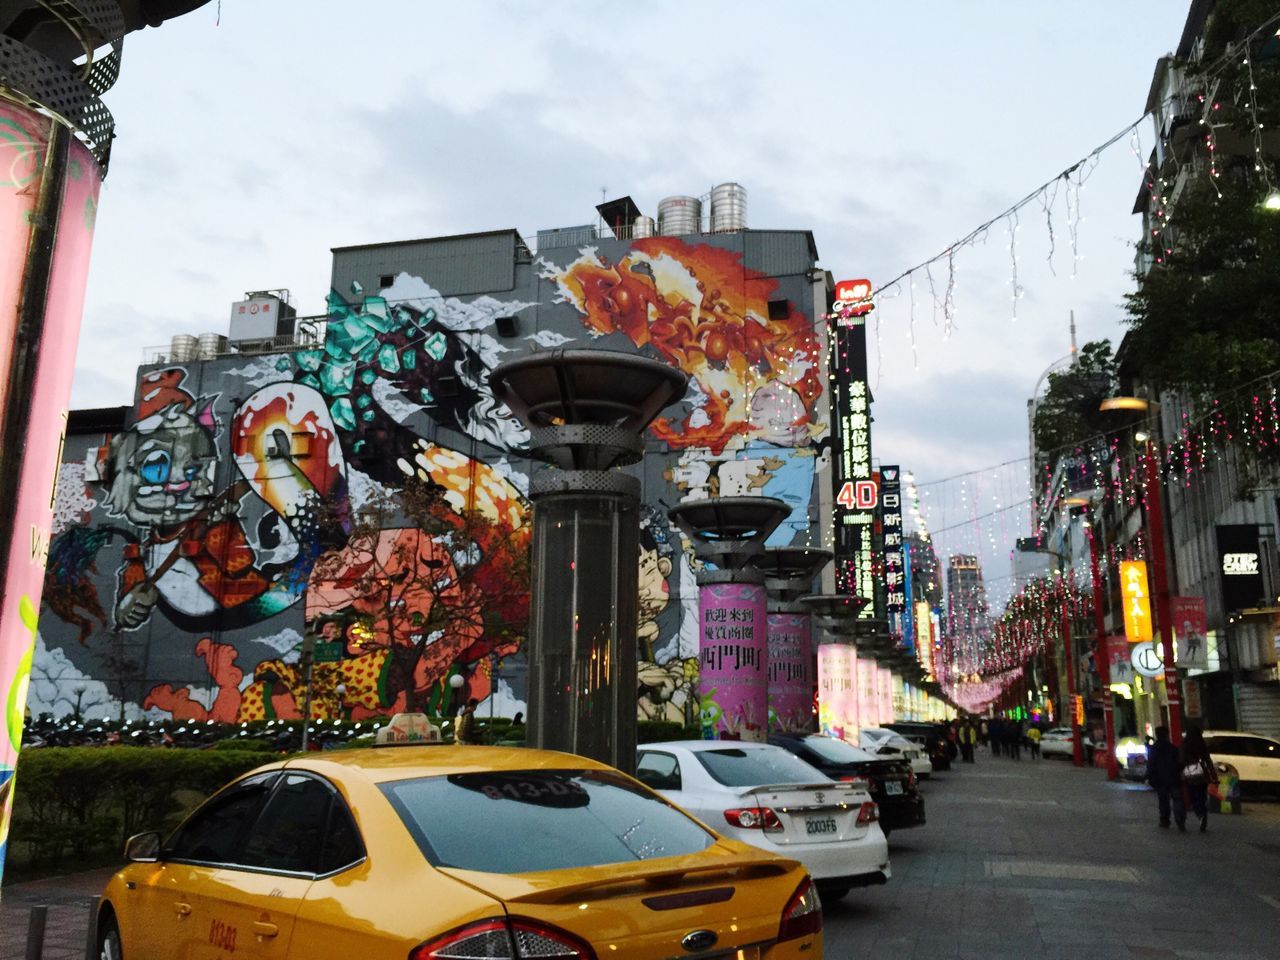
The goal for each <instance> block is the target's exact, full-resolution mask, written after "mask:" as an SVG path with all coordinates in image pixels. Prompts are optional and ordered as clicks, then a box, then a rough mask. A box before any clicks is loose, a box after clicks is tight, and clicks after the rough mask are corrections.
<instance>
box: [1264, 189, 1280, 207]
mask: <svg viewBox="0 0 1280 960" xmlns="http://www.w3.org/2000/svg"><path fill="white" fill-rule="evenodd" d="M1262 206H1263V208H1264V209H1267V210H1280V190H1272V191H1271V192H1270V193H1269V194H1267V199H1265V200H1263V201H1262Z"/></svg>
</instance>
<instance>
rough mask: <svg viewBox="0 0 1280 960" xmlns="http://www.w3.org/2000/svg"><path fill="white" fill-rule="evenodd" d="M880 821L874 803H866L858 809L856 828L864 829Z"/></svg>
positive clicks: (878, 811) (877, 809)
mask: <svg viewBox="0 0 1280 960" xmlns="http://www.w3.org/2000/svg"><path fill="white" fill-rule="evenodd" d="M879 819H880V810H879V808H877V807H876V805H875V804H874V803H871V802H867V803H864V804H863V805H862V806H861V807H859V808H858V826H860V827H865V826H866V825H867V824H869V823H875V822H876V821H877V820H879Z"/></svg>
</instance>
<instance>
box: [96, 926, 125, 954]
mask: <svg viewBox="0 0 1280 960" xmlns="http://www.w3.org/2000/svg"><path fill="white" fill-rule="evenodd" d="M98 960H124V951H122V950H121V949H120V929H119V928H118V927H117V926H116V922H115V921H114V920H112V919H110V918H106V919H104V920H103V921H102V929H101V930H99V931H98Z"/></svg>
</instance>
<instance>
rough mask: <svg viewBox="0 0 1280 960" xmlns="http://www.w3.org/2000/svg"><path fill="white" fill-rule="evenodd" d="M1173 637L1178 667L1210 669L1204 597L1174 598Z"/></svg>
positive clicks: (1172, 603)
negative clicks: (1175, 643)
mask: <svg viewBox="0 0 1280 960" xmlns="http://www.w3.org/2000/svg"><path fill="white" fill-rule="evenodd" d="M1171 607H1172V609H1173V636H1174V640H1175V641H1176V642H1177V646H1176V648H1175V649H1176V652H1177V662H1178V666H1179V667H1182V668H1183V669H1184V670H1208V669H1209V639H1208V633H1209V623H1208V618H1207V617H1206V615H1205V609H1204V597H1173V598H1172V600H1171Z"/></svg>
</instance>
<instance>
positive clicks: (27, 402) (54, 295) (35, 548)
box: [0, 100, 101, 868]
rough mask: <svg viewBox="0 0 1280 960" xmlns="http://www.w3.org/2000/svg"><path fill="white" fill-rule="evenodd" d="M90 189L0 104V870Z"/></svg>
mask: <svg viewBox="0 0 1280 960" xmlns="http://www.w3.org/2000/svg"><path fill="white" fill-rule="evenodd" d="M100 185H101V175H100V172H99V167H98V163H97V161H96V160H94V158H93V156H92V154H91V153H90V152H89V150H88V149H87V148H86V147H85V146H84V145H83V144H82V143H80V141H79V140H77V139H76V138H75V137H73V136H72V135H71V133H70V131H68V130H67V129H66V128H65V127H64V126H62V125H61V124H60V123H59V122H57V121H54V120H51V119H50V118H49V117H47V116H44V115H42V114H40V113H37V112H36V111H34V110H29V109H27V108H25V107H20V106H17V105H15V104H13V103H10V102H8V101H4V100H0V368H2V371H3V372H2V373H0V450H3V451H4V455H3V457H2V458H0V555H2V556H3V571H4V572H3V593H2V594H0V868H2V867H3V862H4V844H5V841H6V839H7V837H8V829H9V815H10V811H11V809H12V802H13V790H14V774H15V771H16V768H17V761H18V750H19V748H20V747H21V745H22V726H23V717H24V713H25V709H26V702H27V684H28V682H29V680H30V675H31V662H32V658H33V656H34V654H35V641H36V621H37V611H38V610H39V609H40V595H41V591H42V588H43V585H44V567H45V561H46V560H47V558H48V551H49V531H50V528H51V526H52V522H53V498H54V485H55V483H56V482H57V476H58V462H59V460H60V451H61V448H62V439H63V434H64V431H65V428H66V420H67V406H68V403H69V401H70V398H71V377H72V371H73V369H74V365H75V356H76V342H77V341H78V340H79V337H80V319H81V315H82V313H83V308H84V289H85V281H86V279H87V276H88V270H89V251H90V247H91V245H92V242H93V227H94V221H95V219H96V215H97V209H98V188H99V186H100Z"/></svg>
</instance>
